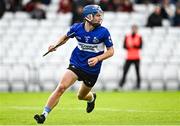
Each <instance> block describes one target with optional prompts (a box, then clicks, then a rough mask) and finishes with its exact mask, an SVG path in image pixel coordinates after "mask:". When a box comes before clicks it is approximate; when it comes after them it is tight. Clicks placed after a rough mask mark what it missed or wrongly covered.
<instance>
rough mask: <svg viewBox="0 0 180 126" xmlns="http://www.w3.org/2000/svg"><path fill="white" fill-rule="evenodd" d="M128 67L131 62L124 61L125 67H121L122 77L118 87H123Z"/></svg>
mask: <svg viewBox="0 0 180 126" xmlns="http://www.w3.org/2000/svg"><path fill="white" fill-rule="evenodd" d="M130 65H131V61H129V60H126V62H125V65H124V67H123V77H122V79H121V80H120V82H119V86H120V87H123V85H124V83H125V81H126V75H127V72H128V70H129V67H130Z"/></svg>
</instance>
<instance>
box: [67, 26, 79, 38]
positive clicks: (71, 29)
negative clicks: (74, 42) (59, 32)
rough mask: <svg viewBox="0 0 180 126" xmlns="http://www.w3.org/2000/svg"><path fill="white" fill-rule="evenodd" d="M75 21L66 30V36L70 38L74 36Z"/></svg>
mask: <svg viewBox="0 0 180 126" xmlns="http://www.w3.org/2000/svg"><path fill="white" fill-rule="evenodd" d="M77 25H78V24H77V23H75V24H73V25H72V26H71V27H70V29H69V31H68V32H67V34H66V35H67V36H69V37H70V38H74V37H75V31H76V29H77Z"/></svg>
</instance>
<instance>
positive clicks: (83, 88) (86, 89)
mask: <svg viewBox="0 0 180 126" xmlns="http://www.w3.org/2000/svg"><path fill="white" fill-rule="evenodd" d="M91 89H92V88H91V87H88V86H86V85H85V84H84V83H82V84H81V86H80V88H79V91H78V96H81V97H85V96H86V95H87V94H88V93H89V92H90V91H91Z"/></svg>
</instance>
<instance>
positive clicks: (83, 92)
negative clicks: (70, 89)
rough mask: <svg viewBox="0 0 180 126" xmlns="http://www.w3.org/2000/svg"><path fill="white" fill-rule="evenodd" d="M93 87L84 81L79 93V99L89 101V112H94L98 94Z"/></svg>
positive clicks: (87, 109) (87, 110)
mask: <svg viewBox="0 0 180 126" xmlns="http://www.w3.org/2000/svg"><path fill="white" fill-rule="evenodd" d="M91 89H92V88H91V87H88V86H86V85H85V84H84V83H82V84H81V87H80V88H79V91H78V94H77V96H78V99H79V100H85V101H87V108H86V112H87V113H90V112H92V110H93V109H94V106H95V100H96V94H95V93H92V92H91Z"/></svg>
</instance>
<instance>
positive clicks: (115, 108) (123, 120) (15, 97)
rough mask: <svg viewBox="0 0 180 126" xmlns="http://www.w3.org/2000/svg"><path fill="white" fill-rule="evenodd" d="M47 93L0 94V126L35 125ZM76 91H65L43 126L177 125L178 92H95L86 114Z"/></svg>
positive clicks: (179, 107) (83, 104) (178, 114)
mask: <svg viewBox="0 0 180 126" xmlns="http://www.w3.org/2000/svg"><path fill="white" fill-rule="evenodd" d="M49 95H50V93H49V92H48V93H47V92H46V93H43V92H39V93H0V125H36V123H35V121H34V119H33V115H34V114H36V113H41V112H42V110H43V106H44V104H45V103H46V100H47V98H48V96H49ZM85 109H86V102H84V101H79V100H77V97H76V92H69V91H67V92H65V94H64V95H63V97H62V98H61V101H60V103H59V104H58V106H56V108H55V109H54V110H53V111H52V112H51V113H50V114H49V116H48V118H47V120H46V122H45V124H44V125H180V92H175V91H174V92H153V91H152V92H138V91H136V92H97V101H96V107H95V109H94V111H93V112H92V113H89V114H87V113H86V111H85Z"/></svg>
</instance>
